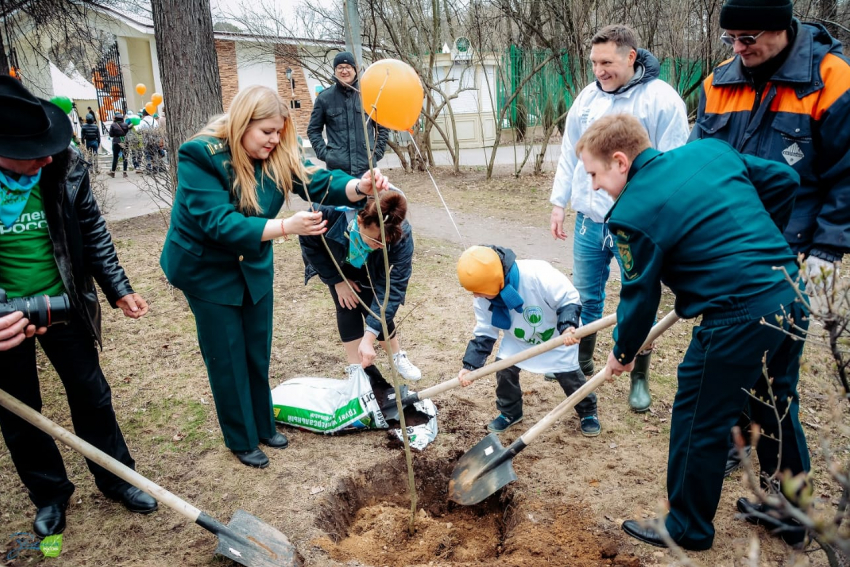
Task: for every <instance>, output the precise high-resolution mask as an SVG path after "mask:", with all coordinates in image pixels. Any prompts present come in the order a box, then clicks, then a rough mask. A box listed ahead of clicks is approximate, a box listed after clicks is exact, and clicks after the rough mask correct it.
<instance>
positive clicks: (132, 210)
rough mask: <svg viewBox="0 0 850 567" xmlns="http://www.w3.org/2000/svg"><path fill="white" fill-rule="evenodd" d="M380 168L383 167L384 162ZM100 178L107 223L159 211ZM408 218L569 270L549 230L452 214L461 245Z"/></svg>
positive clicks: (135, 182)
mask: <svg viewBox="0 0 850 567" xmlns="http://www.w3.org/2000/svg"><path fill="white" fill-rule="evenodd" d="M478 151H479V152H480V150H478ZM382 165H384V164H383V162H382ZM119 167H120V166H119ZM106 169H108V168H106ZM101 176H102V177H103V178H104V179H106V181H107V183H108V184H109V188H110V193H111V196H112V198H113V199H114V202H113V204H112V207H111V209H110V211H109V213H108V214H107V215H106V219H107V220H109V221H118V220H123V219H128V218H133V217H138V216H142V215H146V214H149V213H152V212H156V211H157V210H158V208H157V206H156V204H155V203H154V201H153V199H151V198H150V197H149V196H148V195H147V194H145V193H144V192H143V191H142V190H141V189H140V188H139V185H141V184H142V180H143V179H144V178H143V177H141V176H137V175H136V174H135V173H134V172H133V171H130V173H129V177H128V178H127V179H125V178H123V177H122V176H121V173H120V172H119V173H117V177H115V178H114V179H113V178H110V177H107V176H106V174H101ZM306 206H307V203H306V202H304V201H302V200H301V199H293V200H292V209H293V210H303V209H304V208H306ZM409 215H410V222H411V224H412V225H413V229H414V231H415V232H416V234H418V235H421V236H424V237H427V238H438V239H443V240H446V241H449V242H454V243H457V246H458V252H460V251H461V250H463V249H464V247H465V246H471V245H473V244H483V243H487V244H498V245H501V246H507V247H510V248H512V249H513V250H514V252H516V254H517V256H518V257H519V258H535V259H540V260H546V261H548V262H551V263H552V264H553V265H555V266H558V267H560V268H561V269H563V270H565V271H567V272H568V273H569V271H570V270H571V269H572V265H573V254H572V238H570V239H569V240H568V241H567V242H563V241H556V240H555V239H553V238H552V235H551V234H549V230H548V229H545V228H542V227H539V226H525V225H522V224H521V223H506V222H505V221H503V220H499V219H496V218H494V217H488V216H483V215H478V214H474V213H465V212H458V211H453V215H454V219H455V222H456V223H457V225H458V228H459V229H460V232H461V235H462V236H463V241H461V238H460V237H459V236H458V234H457V233H456V232H455V229H454V227H453V226H452V224H451V221H450V220H449V217H448V214H447V213H446V211H445V210H444V209H443V208H442V207H435V206H432V205H426V204H422V203H411V204H410V209H409ZM567 233H568V234H572V227H567ZM611 271H612V276H614V277H619V270H618V266H617V263H616V262H612V267H611Z"/></svg>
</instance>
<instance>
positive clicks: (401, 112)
mask: <svg viewBox="0 0 850 567" xmlns="http://www.w3.org/2000/svg"><path fill="white" fill-rule="evenodd" d="M360 92H361V93H363V110H365V111H366V113H367V114H368V115H369V117H370V118H371V119H372V120H374V121H375V122H377V123H378V124H380V125H381V126H386V127H387V128H391V129H392V130H407V129H408V128H410V127H412V126H413V125H414V124H416V121H417V120H418V119H419V114H420V113H421V112H422V101H423V100H424V99H425V91H423V90H422V82H421V81H420V80H419V75H417V74H416V71H414V70H413V67H411V66H410V65H408V64H407V63H405V62H404V61H399V60H398V59H382V60H380V61H377V62H376V63H373V64H372V66H371V67H369V68H368V69H366V72H365V73H363V77H361V79H360Z"/></svg>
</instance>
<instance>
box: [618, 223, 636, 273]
mask: <svg viewBox="0 0 850 567" xmlns="http://www.w3.org/2000/svg"><path fill="white" fill-rule="evenodd" d="M616 236H617V253H618V254H619V255H620V264H621V265H622V266H623V270H624V271H625V276H626V277H627V278H628V279H630V280H631V279H634V278H635V276H636V274H632V271H633V270H634V268H635V258H634V256H632V249H631V246H630V245H629V235H628V234H626V233H625V232H623V231H622V230H618V231H617V234H616Z"/></svg>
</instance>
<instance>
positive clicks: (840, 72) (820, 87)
mask: <svg viewBox="0 0 850 567" xmlns="http://www.w3.org/2000/svg"><path fill="white" fill-rule="evenodd" d="M794 25H795V26H797V29H798V32H797V36H796V38H795V39H794V43H793V45H792V46H791V51H790V53H789V55H788V58H787V59H786V60H785V63H783V64H782V66H781V67H780V68H779V69H778V70H777V71H776V72H775V73H774V75H773V77H771V79H770V81H769V82H768V83H767V85H766V86H765V88H764V90H763V92H762V99H761V102H760V104H758V106H757V108H756V110H755V112H753V108H754V107H756V104H755V103H756V99H755V97H756V90H755V87H754V86H753V84H752V82H751V80H750V79H749V77H748V76H747V74H746V73H745V72H744V67H743V65H742V63H741V60H740V57H737V56H736V57H734V58H733V59H729V60H728V61H724V62H723V63H721V64H720V65H719V66H717V67H716V68H715V69H714V72H713V73H712V74H711V75H709V76H708V78H706V79H705V81H704V82H703V85H702V92H701V94H700V102H699V110H698V114H697V122H696V125H695V126H694V129H693V131H692V132H691V137H690V141H693V140H697V139H700V138H719V139H721V140H724V141H726V142H728V143H729V144H731V145H732V147H734V148H735V149H737V150H738V151H739V152H741V153H744V154H750V155H754V156H758V157H762V158H766V159H770V160H774V161H778V162H781V163H786V164H788V165H790V166H791V167H793V168H794V170H796V171H797V173H798V174H799V175H800V187H799V189H798V190H797V192H796V199H795V204H794V211H793V213H792V216H791V220H790V222H789V223H788V226H787V228H786V229H785V239H786V240H787V241H788V243H789V244H790V245H791V248H792V250H793V251H794V252H796V253H799V252H803V253H805V254H811V255H813V256H816V257H819V258H821V259H824V260H827V261H838V260H840V259H841V257H842V255H843V254H845V253H848V252H850V61H848V59H847V58H846V57H844V55H843V54H842V49H841V43H840V42H838V41H837V40H835V39H833V38H832V36H830V35H829V33H828V32H827V31H826V29H825V28H824V27H823V26H821V25H819V24H803V23H800V22H799V21H797V20H794Z"/></svg>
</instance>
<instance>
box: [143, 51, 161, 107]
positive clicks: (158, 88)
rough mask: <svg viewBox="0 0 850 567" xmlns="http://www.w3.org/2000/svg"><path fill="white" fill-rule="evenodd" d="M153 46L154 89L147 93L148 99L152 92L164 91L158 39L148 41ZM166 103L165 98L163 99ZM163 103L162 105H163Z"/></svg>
mask: <svg viewBox="0 0 850 567" xmlns="http://www.w3.org/2000/svg"><path fill="white" fill-rule="evenodd" d="M148 43H149V44H150V47H151V70H152V71H153V91H151V92H150V93H148V94H147V100H150V96H151V94H152V93H154V92H157V93H160V94H163V93H162V77H161V76H160V74H159V55H158V54H157V50H156V40H155V39H153V38H151V39H150V41H149V42H148ZM163 104H164V100H163ZM161 106H162V105H160V107H161ZM160 107H157V110H160Z"/></svg>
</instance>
